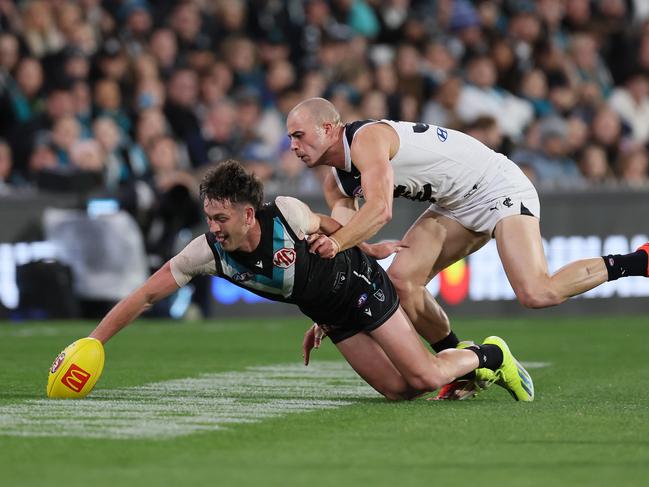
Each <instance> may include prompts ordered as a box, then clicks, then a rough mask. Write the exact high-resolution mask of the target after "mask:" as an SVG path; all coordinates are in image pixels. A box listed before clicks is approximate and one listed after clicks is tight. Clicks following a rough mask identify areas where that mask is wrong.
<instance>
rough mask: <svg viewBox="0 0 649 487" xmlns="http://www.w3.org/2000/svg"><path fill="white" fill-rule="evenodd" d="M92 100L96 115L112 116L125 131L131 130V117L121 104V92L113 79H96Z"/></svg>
mask: <svg viewBox="0 0 649 487" xmlns="http://www.w3.org/2000/svg"><path fill="white" fill-rule="evenodd" d="M94 101H95V108H96V113H97V115H98V116H102V117H104V116H105V117H110V118H112V119H113V120H114V121H115V123H116V124H117V125H118V126H119V127H120V128H121V129H122V131H124V132H125V133H127V132H128V131H129V130H131V119H130V118H129V116H128V115H127V113H126V111H125V110H124V107H123V106H122V93H121V91H120V87H119V84H118V83H117V82H116V81H115V80H112V79H109V78H104V79H100V80H98V81H97V82H96V83H95V96H94Z"/></svg>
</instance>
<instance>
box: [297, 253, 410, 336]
mask: <svg viewBox="0 0 649 487" xmlns="http://www.w3.org/2000/svg"><path fill="white" fill-rule="evenodd" d="M345 254H346V256H347V266H346V267H347V268H346V272H345V274H346V275H342V279H344V280H345V285H344V286H341V288H340V289H339V290H336V289H335V288H336V285H335V284H334V286H333V289H332V291H331V293H332V294H331V295H330V296H329V297H330V298H331V299H330V300H329V303H328V304H327V305H325V306H322V305H320V306H318V308H317V309H306V307H301V309H302V311H303V312H304V313H305V314H306V315H307V316H309V317H310V318H311V319H313V321H315V322H316V323H318V324H319V325H320V326H321V327H322V328H323V330H324V331H325V332H326V333H327V336H329V338H330V339H331V341H332V342H333V343H338V342H341V341H343V340H345V339H347V338H349V337H351V336H354V335H356V334H357V333H360V332H366V333H367V332H370V331H373V330H376V329H377V328H378V327H379V326H381V325H382V324H383V323H385V322H386V321H387V320H388V318H390V317H391V316H392V315H393V314H394V313H395V312H396V311H397V308H398V307H399V297H398V296H397V292H396V290H395V288H394V286H393V285H392V282H391V281H390V278H389V277H388V275H387V273H386V272H385V271H384V270H383V268H382V267H381V266H380V265H379V263H378V262H377V261H376V259H374V258H372V257H369V256H368V255H366V254H364V253H363V252H361V251H360V250H359V249H358V248H353V249H349V250H346V251H345ZM339 274H340V273H339ZM340 279H341V276H340V275H338V276H337V277H336V282H338V281H339V280H340Z"/></svg>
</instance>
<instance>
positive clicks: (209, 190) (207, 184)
mask: <svg viewBox="0 0 649 487" xmlns="http://www.w3.org/2000/svg"><path fill="white" fill-rule="evenodd" d="M200 190H201V199H203V200H204V199H208V200H217V201H224V200H228V201H230V202H231V203H250V204H251V205H252V206H253V207H254V208H255V211H257V210H259V209H260V208H261V204H262V201H263V199H264V186H263V185H262V183H261V181H259V179H257V178H256V177H255V176H254V175H253V174H251V173H249V172H248V171H246V170H245V169H244V167H243V166H242V165H241V163H240V162H239V161H235V160H233V159H228V160H227V161H223V162H221V163H219V165H218V166H216V167H214V168H212V169H210V170H209V171H207V173H205V176H203V180H202V181H201V188H200Z"/></svg>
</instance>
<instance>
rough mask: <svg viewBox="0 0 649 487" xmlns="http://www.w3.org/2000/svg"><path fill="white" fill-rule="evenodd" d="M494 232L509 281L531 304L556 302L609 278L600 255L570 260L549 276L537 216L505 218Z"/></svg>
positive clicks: (549, 304) (551, 303)
mask: <svg viewBox="0 0 649 487" xmlns="http://www.w3.org/2000/svg"><path fill="white" fill-rule="evenodd" d="M495 236H496V246H497V248H498V254H499V255H500V260H501V261H502V264H503V268H504V269H505V273H506V274H507V278H508V279H509V283H510V284H511V285H512V288H513V289H514V292H515V293H516V297H517V298H518V300H519V301H520V303H521V304H522V305H523V306H526V307H528V308H545V307H548V306H555V305H557V304H559V303H562V302H563V301H565V300H566V299H568V298H570V297H572V296H576V295H578V294H582V293H585V292H586V291H589V290H590V289H593V288H594V287H597V286H599V285H600V284H602V283H604V282H606V281H607V279H608V273H607V271H606V265H605V264H604V259H602V258H601V257H596V258H592V259H582V260H577V261H575V262H571V263H570V264H568V265H566V266H564V267H562V268H561V269H559V270H558V271H557V272H556V273H554V274H553V275H552V276H550V275H549V273H548V264H547V260H546V258H545V252H544V250H543V242H542V240H541V231H540V228H539V221H538V219H536V218H533V217H530V216H526V215H514V216H510V217H507V218H504V219H503V220H501V221H500V222H498V225H496V230H495Z"/></svg>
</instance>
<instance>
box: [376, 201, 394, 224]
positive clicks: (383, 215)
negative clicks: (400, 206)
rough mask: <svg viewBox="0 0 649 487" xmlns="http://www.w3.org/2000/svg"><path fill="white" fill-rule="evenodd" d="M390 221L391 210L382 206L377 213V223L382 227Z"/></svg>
mask: <svg viewBox="0 0 649 487" xmlns="http://www.w3.org/2000/svg"><path fill="white" fill-rule="evenodd" d="M390 220H392V208H391V207H390V206H388V205H384V206H383V208H381V212H380V213H379V222H380V224H381V226H383V225H385V224H387V223H390Z"/></svg>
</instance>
